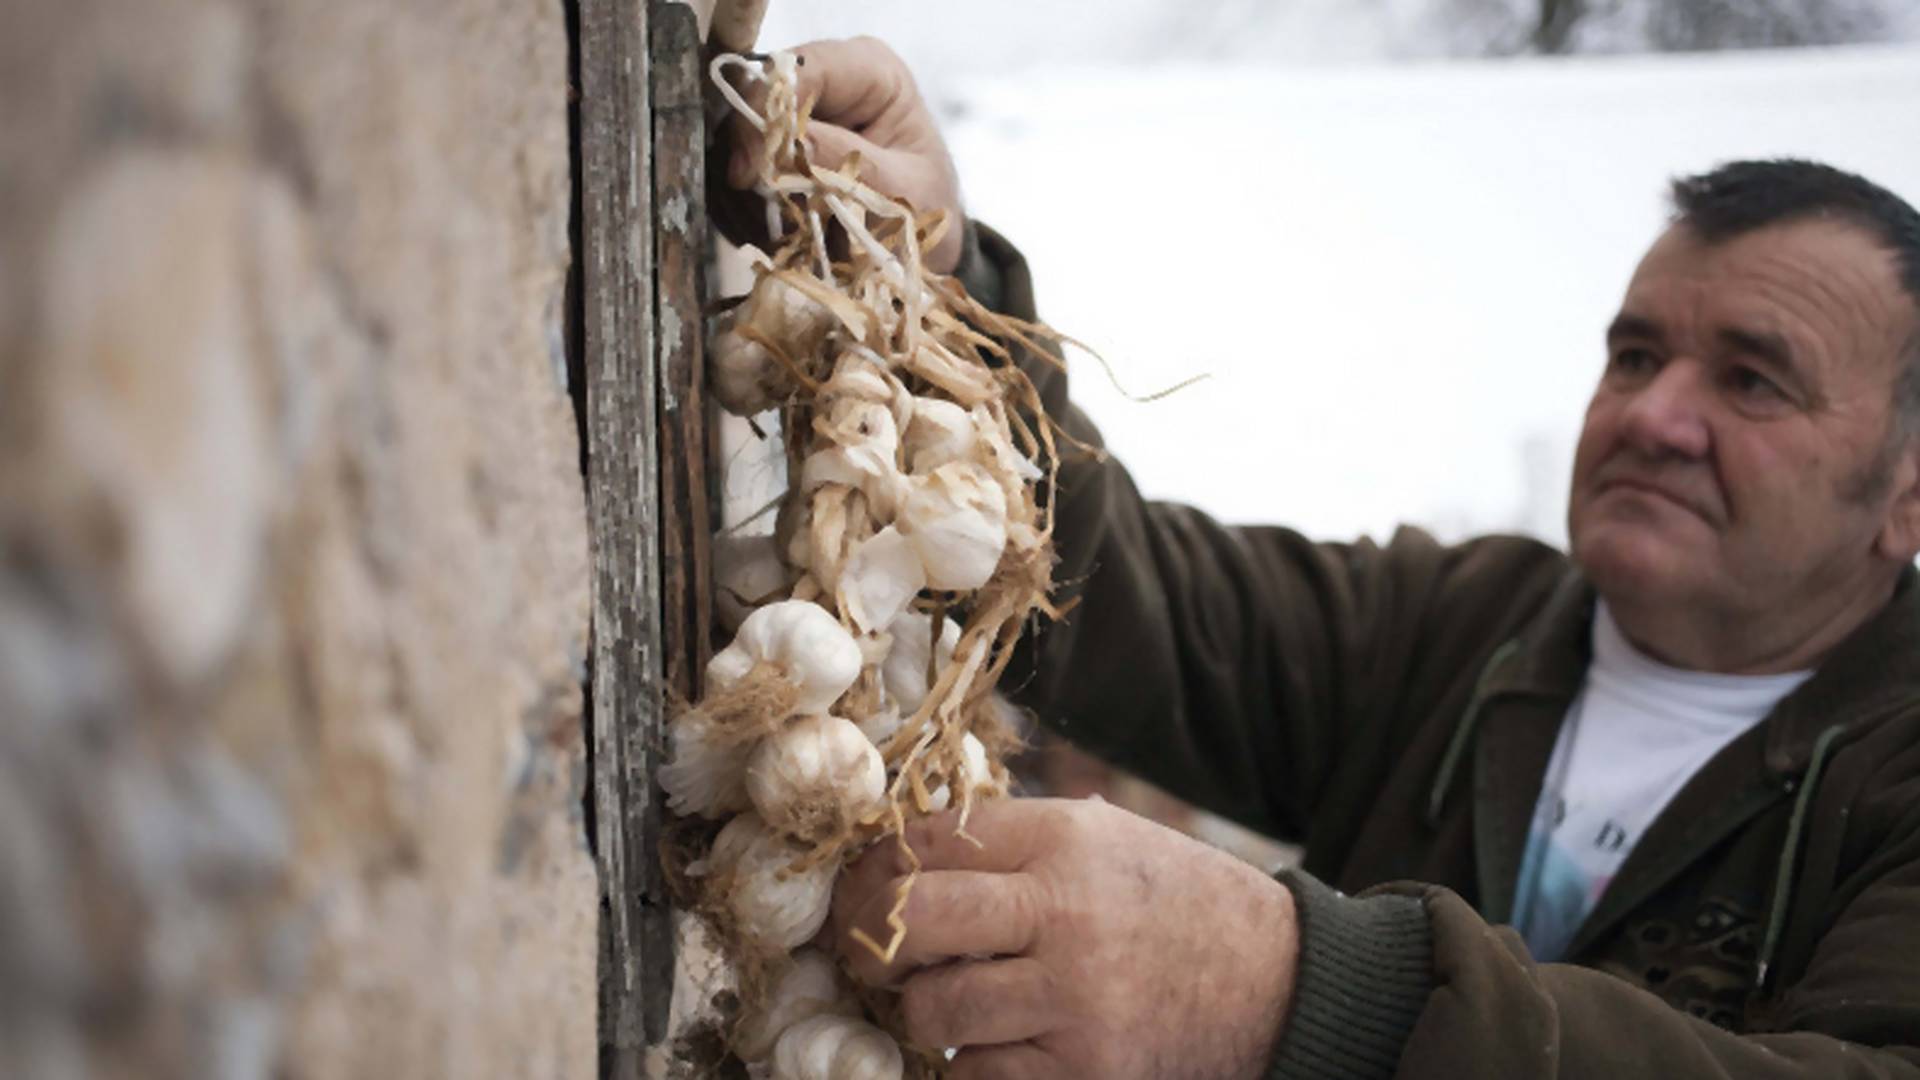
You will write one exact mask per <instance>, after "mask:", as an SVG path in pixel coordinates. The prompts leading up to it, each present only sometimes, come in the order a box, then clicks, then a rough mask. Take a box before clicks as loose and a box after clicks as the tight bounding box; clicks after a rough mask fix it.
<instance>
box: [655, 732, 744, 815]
mask: <svg viewBox="0 0 1920 1080" xmlns="http://www.w3.org/2000/svg"><path fill="white" fill-rule="evenodd" d="M718 734H719V733H718V731H717V730H716V729H715V727H714V724H713V722H712V721H711V720H708V719H706V717H705V716H704V715H703V714H702V713H701V712H700V711H699V710H698V709H692V710H689V711H687V712H685V713H683V714H681V715H680V716H679V717H678V718H677V719H675V720H674V722H673V723H672V724H670V725H669V726H668V728H667V748H668V751H669V757H668V760H667V763H666V764H665V765H662V766H660V772H659V781H660V788H661V790H663V791H665V792H666V793H667V808H668V809H670V810H672V811H673V812H674V813H676V814H679V815H681V816H682V817H694V816H698V817H704V818H722V817H726V816H727V815H728V814H732V813H735V812H738V811H741V810H745V809H746V808H747V807H748V806H751V805H752V801H751V800H750V799H749V798H748V795H747V783H746V771H747V761H748V757H749V755H751V754H752V752H753V744H752V743H750V742H748V743H742V742H737V741H723V740H721V739H720V738H719V737H718Z"/></svg>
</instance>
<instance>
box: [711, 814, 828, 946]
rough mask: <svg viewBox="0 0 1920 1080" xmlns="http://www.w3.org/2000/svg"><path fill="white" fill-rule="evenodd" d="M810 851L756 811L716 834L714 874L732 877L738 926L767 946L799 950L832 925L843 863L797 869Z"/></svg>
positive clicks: (729, 898) (730, 896) (729, 896)
mask: <svg viewBox="0 0 1920 1080" xmlns="http://www.w3.org/2000/svg"><path fill="white" fill-rule="evenodd" d="M807 852H808V847H807V845H805V844H802V843H800V842H799V841H797V840H791V839H788V838H787V837H785V836H782V835H780V834H779V833H777V832H774V831H773V830H772V829H769V828H768V827H767V825H766V823H765V822H763V821H761V820H760V817H759V815H757V814H752V813H746V814H741V815H740V816H738V817H736V818H734V819H733V820H732V821H729V822H727V825H726V828H724V829H721V830H720V835H719V836H717V837H715V838H714V841H713V850H712V851H711V852H710V853H709V854H708V855H707V859H706V862H707V866H708V873H709V874H712V875H714V876H719V877H724V878H725V879H726V880H727V882H728V884H729V885H730V886H731V887H730V888H728V889H727V891H726V894H725V895H726V902H727V905H728V906H729V907H730V908H731V909H732V913H733V919H734V923H735V925H736V926H737V927H738V929H739V930H740V932H741V934H742V935H744V936H745V937H746V938H747V939H748V940H750V941H753V942H755V943H756V944H758V945H759V946H761V947H762V948H767V949H779V950H781V951H786V950H790V949H795V948H798V947H799V946H801V945H803V944H805V943H806V942H807V940H808V939H809V938H812V937H813V935H815V934H817V933H819V932H820V927H821V926H823V925H825V924H826V921H827V911H828V909H829V908H830V907H831V906H832V903H833V879H834V875H835V874H837V873H838V872H839V869H840V867H839V864H838V863H837V862H835V861H834V860H832V859H825V860H822V861H821V862H820V863H819V864H818V865H815V866H812V867H809V868H807V869H805V870H795V869H794V868H793V867H794V865H795V863H796V862H797V861H798V860H800V859H801V858H802V857H803V856H805V855H806V854H807Z"/></svg>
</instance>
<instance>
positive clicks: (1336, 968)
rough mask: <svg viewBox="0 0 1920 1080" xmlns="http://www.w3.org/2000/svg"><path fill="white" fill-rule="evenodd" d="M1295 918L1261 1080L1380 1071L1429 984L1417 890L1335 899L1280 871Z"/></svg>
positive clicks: (1395, 1062)
mask: <svg viewBox="0 0 1920 1080" xmlns="http://www.w3.org/2000/svg"><path fill="white" fill-rule="evenodd" d="M1280 881H1281V882H1283V883H1284V884H1285V885H1286V886H1287V887H1288V888H1290V889H1292V890H1293V899H1294V907H1295V909H1296V910H1297V911H1298V913H1299V915H1298V918H1299V927H1300V962H1299V966H1298V968H1297V969H1296V970H1295V975H1294V987H1293V1006H1292V1010H1291V1012H1290V1013H1289V1015H1288V1018H1287V1024H1286V1029H1285V1031H1284V1033H1283V1034H1282V1035H1281V1037H1280V1045H1279V1047H1278V1048H1277V1050H1276V1052H1275V1054H1274V1059H1273V1066H1272V1068H1271V1069H1269V1071H1268V1073H1267V1075H1268V1077H1269V1078H1271V1080H1335V1078H1353V1077H1360V1078H1366V1077H1382V1078H1384V1077H1390V1076H1392V1075H1393V1073H1394V1070H1395V1069H1396V1068H1398V1066H1399V1063H1400V1050H1401V1048H1402V1047H1403V1046H1405V1045H1406V1042H1407V1036H1408V1034H1409V1033H1411V1032H1412V1031H1413V1025H1414V1022H1415V1021H1416V1020H1418V1019H1419V1018H1420V1013H1421V1011H1422V1010H1423V1009H1425V1008H1426V1005H1427V997H1428V995H1429V994H1430V993H1431V992H1432V990H1433V928H1432V926H1431V925H1430V924H1429V922H1428V919H1427V907H1426V903H1425V902H1424V901H1422V900H1421V899H1419V898H1418V897H1412V896H1397V895H1391V894H1382V895H1375V896H1367V897H1351V896H1343V895H1341V894H1340V893H1338V892H1335V891H1334V890H1333V889H1331V888H1328V887H1327V886H1326V885H1323V884H1321V883H1320V882H1319V881H1318V880H1316V879H1314V878H1313V877H1311V876H1309V875H1307V874H1305V873H1301V872H1299V871H1296V870H1288V871H1284V872H1282V873H1281V874H1280Z"/></svg>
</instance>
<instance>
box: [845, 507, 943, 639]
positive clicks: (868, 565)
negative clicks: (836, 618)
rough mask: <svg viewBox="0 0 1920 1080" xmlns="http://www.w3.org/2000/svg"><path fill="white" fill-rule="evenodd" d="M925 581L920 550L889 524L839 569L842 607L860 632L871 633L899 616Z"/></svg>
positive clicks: (925, 575) (863, 542)
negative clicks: (915, 548)
mask: <svg viewBox="0 0 1920 1080" xmlns="http://www.w3.org/2000/svg"><path fill="white" fill-rule="evenodd" d="M926 584H927V572H926V568H925V567H924V566H922V565H921V563H920V553H919V552H918V551H916V550H914V547H913V545H912V544H911V543H909V542H908V541H907V538H906V536H904V535H903V534H902V533H901V532H900V530H899V529H897V528H895V527H894V526H892V525H889V526H887V527H886V528H884V529H881V530H880V531H879V532H877V533H874V534H873V535H872V536H870V537H868V538H867V539H865V540H863V541H861V542H860V545H859V546H858V547H856V548H854V550H853V554H852V555H850V556H848V557H847V563H846V565H845V566H843V567H841V569H840V580H839V582H838V584H837V586H836V592H837V593H838V594H839V596H838V599H839V601H840V610H841V611H843V612H846V615H847V617H848V618H849V619H852V620H853V624H854V626H856V627H858V628H859V630H860V632H861V633H863V634H871V633H873V632H874V631H876V630H881V629H884V628H885V627H887V626H889V625H891V624H892V622H893V620H895V619H897V618H899V617H900V613H901V612H903V611H905V610H907V605H908V604H910V603H912V602H913V598H914V597H915V596H916V595H918V594H919V592H920V590H921V589H923V588H925V587H926Z"/></svg>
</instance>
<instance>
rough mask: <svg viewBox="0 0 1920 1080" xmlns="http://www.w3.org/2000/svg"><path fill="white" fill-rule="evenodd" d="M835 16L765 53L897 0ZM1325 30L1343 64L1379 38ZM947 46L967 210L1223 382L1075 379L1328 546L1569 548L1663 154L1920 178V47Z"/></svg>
mask: <svg viewBox="0 0 1920 1080" xmlns="http://www.w3.org/2000/svg"><path fill="white" fill-rule="evenodd" d="M1146 6H1147V5H1139V8H1140V10H1144V9H1145V7H1146ZM1308 6H1311V5H1308ZM833 7H834V14H833V21H832V22H831V23H828V22H825V21H824V17H823V16H818V13H819V11H820V9H819V8H815V7H811V6H806V5H790V6H787V7H785V8H783V7H782V6H781V5H777V4H776V5H775V6H774V17H773V19H771V20H770V21H769V23H768V27H767V31H766V32H765V33H764V34H763V36H762V40H763V43H765V44H767V45H774V46H778V45H784V44H792V43H794V42H796V41H798V40H804V39H805V38H808V37H812V36H817V35H819V34H823V33H834V34H844V33H853V32H860V31H862V30H873V31H874V32H878V33H882V34H883V35H884V34H887V33H888V32H889V30H890V26H889V25H888V24H887V22H886V19H884V18H882V14H883V13H882V12H881V10H880V9H879V8H876V7H874V6H873V5H866V6H865V9H868V10H870V13H871V15H872V18H873V22H871V23H868V22H862V21H860V20H861V14H860V12H861V11H862V10H863V5H861V4H858V3H850V4H845V5H840V4H836V5H834V6H833ZM887 7H888V8H890V9H892V10H893V11H895V12H899V11H901V10H902V9H903V7H904V6H902V5H897V4H889V5H887ZM1133 9H1134V5H1128V4H1122V5H1119V7H1118V8H1117V9H1116V10H1118V11H1121V12H1123V13H1124V12H1126V11H1130V10H1133ZM911 10H918V11H923V10H925V9H923V8H921V7H920V5H912V6H911ZM1327 10H1328V11H1332V10H1334V8H1333V7H1332V6H1327ZM783 12H799V14H797V15H795V16H793V17H790V18H787V19H785V20H784V21H783V19H782V13H783ZM902 18H903V16H899V15H895V16H894V17H893V22H892V24H891V27H892V29H895V30H897V29H898V28H899V25H900V22H901V19H902ZM1136 21H1138V20H1136ZM1331 25H1332V29H1331V30H1330V31H1328V32H1327V33H1325V34H1323V35H1322V37H1321V38H1320V39H1318V40H1321V41H1323V42H1324V47H1325V48H1324V51H1325V52H1326V53H1327V54H1328V55H1330V56H1333V57H1334V58H1336V59H1343V60H1350V59H1353V58H1355V57H1364V56H1367V55H1372V54H1376V53H1377V52H1378V51H1379V49H1380V48H1381V45H1380V43H1379V41H1377V40H1375V39H1373V38H1369V37H1368V30H1367V28H1366V27H1365V26H1363V25H1361V24H1359V23H1356V22H1352V21H1348V22H1345V23H1340V22H1338V21H1337V20H1336V22H1335V23H1334V24H1331ZM1093 29H1094V32H1095V33H1094V36H1095V38H1096V40H1097V39H1098V28H1097V27H1096V28H1093ZM892 36H894V37H896V39H898V38H900V35H899V34H897V33H896V34H893V35H892ZM943 40H945V39H944V38H943V36H942V35H940V34H937V33H929V34H920V35H913V34H908V35H906V36H905V39H903V40H900V41H899V47H900V48H901V51H902V52H903V54H905V55H907V56H908V58H909V60H910V61H914V62H915V63H916V66H917V67H918V69H919V70H921V71H922V72H923V83H926V84H927V85H928V88H929V93H930V96H932V97H934V98H935V100H936V101H938V102H940V104H941V109H942V112H943V114H944V115H946V116H947V117H948V120H947V130H948V135H949V140H950V142H951V144H952V146H953V148H954V152H955V155H956V158H957V159H958V162H959V166H960V170H961V175H962V183H963V186H964V189H965V192H966V197H967V200H968V206H969V209H970V211H971V212H972V213H973V214H974V215H975V216H977V217H979V218H980V219H981V220H983V221H986V222H989V223H991V224H993V225H994V226H996V227H997V228H999V229H1001V230H1002V231H1003V232H1005V233H1007V234H1008V235H1009V236H1010V237H1012V238H1013V239H1014V240H1015V242H1016V243H1018V244H1019V245H1020V246H1021V248H1022V249H1023V250H1024V251H1025V252H1026V254H1027V256H1028V258H1029V259H1030V261H1031V262H1032V264H1033V266H1034V270H1035V275H1036V278H1037V280H1038V283H1039V289H1040V300H1041V305H1042V314H1043V315H1044V316H1045V317H1046V318H1048V319H1049V320H1050V321H1051V322H1052V323H1053V324H1054V325H1056V326H1057V327H1059V328H1061V329H1063V330H1065V331H1067V332H1069V333H1072V334H1075V335H1076V336H1079V337H1081V338H1083V339H1085V340H1087V341H1089V342H1090V343H1092V344H1093V345H1095V346H1096V347H1098V348H1100V349H1101V350H1102V352H1103V353H1104V354H1105V355H1106V356H1107V357H1108V359H1109V360H1110V361H1112V362H1113V364H1114V366H1115V368H1116V369H1117V371H1118V372H1119V375H1120V379H1121V381H1122V382H1123V384H1124V385H1125V386H1126V387H1127V388H1128V389H1129V390H1132V391H1134V392H1136V393H1141V392H1147V391H1151V390H1154V389H1158V388H1160V387H1162V386H1164V385H1167V384H1170V383H1173V382H1176V381H1178V380H1180V379H1182V378H1185V377H1186V376H1188V375H1191V374H1194V373H1196V372H1207V373H1210V374H1211V376H1212V378H1211V379H1210V380H1208V381H1206V382H1204V383H1201V384H1199V385H1197V386H1195V387H1192V388H1190V389H1188V390H1185V391H1182V392H1181V393H1179V394H1176V395H1174V396H1173V397H1171V398H1168V399H1165V400H1162V401H1159V402H1156V403H1152V404H1135V403H1132V402H1130V401H1128V400H1127V399H1126V398H1124V397H1123V396H1121V395H1120V394H1118V393H1117V392H1116V391H1115V390H1114V389H1113V388H1112V387H1111V386H1110V385H1109V384H1108V381H1107V379H1106V378H1105V377H1104V376H1103V375H1102V374H1101V372H1100V371H1099V369H1098V367H1097V366H1096V365H1094V364H1093V363H1092V362H1091V361H1083V362H1079V363H1077V366H1076V397H1077V399H1078V400H1079V401H1080V402H1081V403H1082V405H1083V406H1085V407H1086V408H1087V409H1088V410H1089V411H1090V412H1091V414H1092V415H1093V416H1094V417H1095V418H1096V419H1097V420H1098V421H1099V422H1100V424H1101V426H1102V427H1103V429H1104V430H1105V432H1106V434H1107V436H1108V439H1109V441H1110V443H1111V444H1112V445H1113V446H1114V447H1115V449H1116V450H1117V451H1118V452H1119V454H1120V455H1121V456H1122V458H1123V459H1124V460H1125V461H1126V462H1127V463H1128V464H1129V465H1130V466H1131V467H1132V469H1133V471H1134V473H1135V475H1136V477H1137V478H1138V480H1139V482H1140V484H1141V486H1142V488H1143V489H1145V490H1146V491H1147V492H1148V493H1149V494H1151V495H1155V496H1159V497H1165V498H1175V499H1180V500H1183V501H1187V502H1191V503H1194V504H1196V505H1199V506H1201V507H1204V508H1206V509H1208V510H1210V511H1212V512H1213V513H1215V514H1217V515H1220V516H1222V517H1224V518H1227V519H1230V520H1236V521H1279V522H1285V523H1288V524H1292V525H1295V526H1298V527H1300V528H1302V529H1305V530H1306V531H1308V532H1309V533H1311V534H1313V535H1317V536H1324V537H1329V538H1333V537H1346V536H1352V535H1356V534H1361V533H1372V534H1376V535H1384V534H1385V533H1386V532H1387V531H1388V530H1390V529H1391V528H1392V526H1393V525H1394V524H1395V523H1397V522H1401V521H1410V522H1417V523H1421V524H1425V525H1428V526H1430V527H1433V528H1435V529H1437V530H1438V531H1439V532H1441V533H1442V534H1443V535H1445V536H1450V537H1457V536H1461V535H1465V534H1468V533H1473V532H1479V531H1485V530H1489V529H1521V530H1525V531H1529V532H1532V533H1535V534H1537V535H1541V536H1544V537H1547V538H1549V539H1553V540H1556V541H1558V540H1561V539H1563V538H1564V530H1563V527H1562V524H1561V515H1562V513H1563V508H1564V500H1565V476H1566V472H1567V469H1568V468H1569V466H1570V464H1571V460H1572V446H1573V439H1574V436H1575V434H1576V433H1577V431H1578V429H1579V424H1580V415H1581V410H1582V408H1583V406H1584V404H1585V399H1586V395H1587V392H1588V390H1589V389H1590V387H1591V384H1592V381H1593V379H1594V377H1595V376H1596V375H1597V373H1598V371H1599V363H1600V360H1601V352H1600V335H1601V330H1602V328H1603V326H1604V325H1605V323H1606V321H1607V320H1608V318H1610V317H1611V315H1612V312H1613V309H1614V306H1615V304H1616V303H1617V302H1618V299H1619V295H1620V290H1621V288H1622V286H1623V285H1624V284H1625V281H1626V278H1627V275H1628V274H1629V273H1630V271H1631V270H1632V267H1633V265H1634V263H1635V261H1636V260H1637V259H1638V257H1639V255H1640V253H1641V252H1642V251H1643V250H1644V248H1645V247H1646V245H1647V243H1648V242H1649V241H1650V240H1651V239H1652V237H1653V236H1654V234H1655V233H1656V232H1657V231H1658V230H1659V228H1660V227H1661V223H1662V221H1663V218H1664V214H1665V210H1664V206H1663V203H1662V197H1663V194H1662V193H1663V187H1664V183H1665V181H1666V178H1668V177H1670V176H1672V175H1675V174H1677V173H1683V172H1690V171H1696V170H1699V169H1703V168H1706V167H1709V166H1711V165H1712V164H1714V163H1716V162H1719V161H1723V160H1726V159H1729V158H1734V157H1744V156H1757V155H1782V154H1791V155H1798V156H1808V157H1815V158H1820V159H1824V160H1827V161H1830V162H1832V163H1834V164H1837V165H1840V166H1842V167H1845V168H1850V169H1855V170H1858V171H1860V172H1862V173H1864V174H1865V175H1867V176H1869V177H1872V178H1874V179H1876V180H1878V181H1879V182H1881V183H1883V184H1885V185H1887V186H1889V187H1891V188H1893V189H1894V190H1895V191H1898V192H1900V193H1901V194H1903V195H1905V196H1906V197H1907V198H1909V199H1915V200H1920V137H1916V136H1920V121H1916V119H1915V117H1916V116H1920V47H1917V46H1915V45H1912V44H1908V45H1894V46H1881V47H1868V48H1852V49H1838V50H1800V51H1794V52H1749V53H1722V54H1710V55H1694V56H1685V57H1673V56H1668V57H1624V58H1606V59H1597V58H1596V59H1575V60H1526V61H1513V60H1508V61H1494V62H1485V61H1475V62H1463V61H1452V62H1424V63H1416V64H1382V63H1360V64H1357V65H1356V64H1353V63H1347V64H1343V65H1333V64H1321V65H1309V64H1304V63H1301V62H1300V61H1302V60H1304V59H1309V58H1311V51H1312V50H1311V49H1310V47H1309V46H1310V45H1311V44H1312V42H1311V41H1300V42H1296V45H1297V47H1296V48H1295V50H1294V52H1295V54H1296V55H1292V56H1289V57H1287V58H1286V59H1288V60H1289V62H1290V66H1287V67H1274V66H1263V67H1254V66H1250V65H1249V63H1248V62H1247V61H1246V60H1245V59H1244V58H1243V59H1238V60H1235V61H1233V62H1231V63H1227V64H1224V65H1220V64H1216V65H1209V66H1206V67H1199V66H1194V65H1191V64H1183V63H1180V62H1155V63H1146V62H1145V61H1143V60H1141V59H1140V58H1139V56H1137V55H1135V54H1134V53H1129V52H1128V51H1127V50H1129V49H1133V48H1135V46H1133V45H1130V44H1128V45H1114V46H1113V49H1112V51H1114V52H1117V53H1124V54H1126V58H1127V59H1129V60H1133V61H1135V64H1134V65H1133V66H1130V67H1128V68H1125V69H1122V68H1118V67H1105V68H1103V67H1098V66H1089V65H1088V63H1087V62H1086V61H1087V60H1089V59H1091V56H1090V55H1089V53H1088V51H1087V50H1086V49H1085V48H1084V47H1083V48H1081V49H1080V51H1078V52H1074V51H1070V50H1069V51H1063V55H1065V56H1067V58H1068V59H1070V60H1072V61H1073V64H1072V66H1068V65H1066V64H1065V63H1055V64H1052V65H1051V66H1045V67H1042V66H1039V60H1040V59H1043V58H1046V57H1047V56H1048V55H1049V54H1048V52H1047V50H1046V47H1045V43H1044V42H1038V43H1036V42H1033V41H1029V40H1026V39H1025V38H1023V37H1017V36H1016V37H1015V38H1013V39H1011V42H1010V44H1009V46H1008V48H1007V49H1006V50H1004V51H1002V52H999V53H994V52H991V51H985V52H984V53H983V50H981V49H979V48H977V47H973V48H962V47H959V46H957V45H955V44H954V43H953V42H951V41H948V42H947V44H945V45H942V44H941V42H942V41H943ZM1116 40H1118V39H1117V38H1116ZM1129 40H1131V39H1129ZM1092 55H1097V53H1095V54H1092ZM1235 55H1239V54H1237V53H1236V54H1235Z"/></svg>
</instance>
